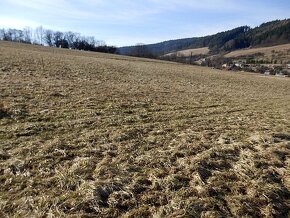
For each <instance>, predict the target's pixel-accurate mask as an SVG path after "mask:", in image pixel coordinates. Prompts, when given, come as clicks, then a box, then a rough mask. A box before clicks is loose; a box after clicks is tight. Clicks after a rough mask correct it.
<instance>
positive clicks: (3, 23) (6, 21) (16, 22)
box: [0, 17, 41, 29]
mask: <svg viewBox="0 0 290 218" xmlns="http://www.w3.org/2000/svg"><path fill="white" fill-rule="evenodd" d="M40 25H41V24H40V23H37V22H35V21H31V20H25V19H16V18H8V17H0V27H2V28H16V29H22V28H24V27H27V26H29V27H32V28H35V27H37V26H40Z"/></svg>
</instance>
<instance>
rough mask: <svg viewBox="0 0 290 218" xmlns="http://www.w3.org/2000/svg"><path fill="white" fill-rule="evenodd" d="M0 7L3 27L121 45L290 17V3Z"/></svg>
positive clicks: (8, 0) (133, 1) (214, 0)
mask: <svg viewBox="0 0 290 218" xmlns="http://www.w3.org/2000/svg"><path fill="white" fill-rule="evenodd" d="M0 5H1V7H0V27H17V28H18V27H21V26H27V25H29V26H32V27H34V26H36V25H43V26H44V27H47V28H52V29H57V30H63V31H67V30H72V31H77V32H81V33H83V34H88V35H95V36H96V37H98V38H100V39H104V40H107V42H108V43H111V42H112V43H113V44H116V45H124V44H126V45H128V44H135V43H137V42H144V43H153V42H158V41H163V40H167V39H174V38H182V37H193V36H201V35H207V34H212V33H216V32H218V31H223V30H228V29H230V28H234V27H236V26H240V25H250V26H255V25H258V24H260V23H262V22H264V21H268V20H274V19H277V18H280V19H281V18H289V17H290V2H289V0H279V1H271V0H255V1H252V0H202V1H200V0H167V1H164V0H83V1H81V0H49V1H48V0H29V1H24V0H1V3H0ZM118 41H119V43H117V42H118Z"/></svg>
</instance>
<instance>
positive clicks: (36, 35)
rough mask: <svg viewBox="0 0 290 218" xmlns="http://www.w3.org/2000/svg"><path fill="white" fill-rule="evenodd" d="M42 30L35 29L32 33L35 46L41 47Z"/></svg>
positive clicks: (40, 27) (41, 28)
mask: <svg viewBox="0 0 290 218" xmlns="http://www.w3.org/2000/svg"><path fill="white" fill-rule="evenodd" d="M43 37H44V30H43V27H42V26H39V27H36V29H35V33H34V38H35V39H34V40H35V44H39V45H43Z"/></svg>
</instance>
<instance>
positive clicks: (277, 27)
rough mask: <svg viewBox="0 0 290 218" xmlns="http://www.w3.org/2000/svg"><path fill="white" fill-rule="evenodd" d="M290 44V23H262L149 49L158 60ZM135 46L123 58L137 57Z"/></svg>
mask: <svg viewBox="0 0 290 218" xmlns="http://www.w3.org/2000/svg"><path fill="white" fill-rule="evenodd" d="M285 43H290V19H287V20H275V21H271V22H267V23H263V24H261V25H260V26H258V27H256V28H250V27H249V26H241V27H237V28H235V29H232V30H229V31H225V32H220V33H217V34H214V35H210V36H204V37H193V38H185V39H176V40H169V41H165V42H160V43H156V44H149V45H147V46H146V47H147V49H148V50H149V51H150V52H151V53H152V54H154V55H155V56H161V55H165V54H168V53H171V52H176V51H180V50H186V49H195V48H203V47H208V48H209V49H210V54H216V53H219V52H223V51H224V52H230V51H234V50H237V49H242V48H249V47H262V46H273V45H280V44H285ZM135 49H136V46H126V47H120V48H118V52H119V53H120V54H123V55H131V54H133V53H134V50H135Z"/></svg>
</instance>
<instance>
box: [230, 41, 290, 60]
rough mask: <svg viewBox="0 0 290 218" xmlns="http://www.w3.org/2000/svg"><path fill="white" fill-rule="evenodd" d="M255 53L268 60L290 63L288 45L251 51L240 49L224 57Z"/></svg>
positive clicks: (252, 49)
mask: <svg viewBox="0 0 290 218" xmlns="http://www.w3.org/2000/svg"><path fill="white" fill-rule="evenodd" d="M257 53H262V54H264V56H265V57H266V58H268V59H269V60H271V59H277V60H279V59H281V58H283V59H285V61H290V44H283V45H277V46H271V47H261V48H251V49H241V50H236V51H233V52H230V53H228V54H226V55H225V57H227V58H236V57H240V56H246V55H255V54H257Z"/></svg>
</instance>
